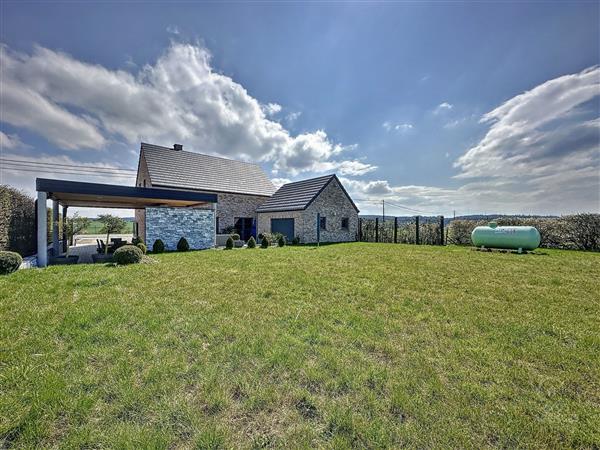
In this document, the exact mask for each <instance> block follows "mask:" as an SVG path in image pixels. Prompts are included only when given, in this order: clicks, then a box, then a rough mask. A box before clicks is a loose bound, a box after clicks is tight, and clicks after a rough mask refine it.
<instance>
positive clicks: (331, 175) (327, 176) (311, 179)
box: [281, 173, 336, 187]
mask: <svg viewBox="0 0 600 450" xmlns="http://www.w3.org/2000/svg"><path fill="white" fill-rule="evenodd" d="M335 176H336V175H335V173H332V174H330V175H321V176H320V177H314V178H306V179H304V180H298V181H290V182H289V183H285V184H282V185H281V187H283V186H289V185H290V184H296V183H304V182H306V181H316V180H320V179H322V178H332V177H335Z"/></svg>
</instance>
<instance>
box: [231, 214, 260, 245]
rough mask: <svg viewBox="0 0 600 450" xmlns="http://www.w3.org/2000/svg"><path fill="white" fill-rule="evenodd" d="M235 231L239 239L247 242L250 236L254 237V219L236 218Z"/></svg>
mask: <svg viewBox="0 0 600 450" xmlns="http://www.w3.org/2000/svg"><path fill="white" fill-rule="evenodd" d="M234 226H235V231H237V232H238V233H239V235H240V239H242V240H244V241H247V240H248V239H250V236H253V235H254V232H255V230H254V228H255V227H254V219H252V217H236V218H235V225H234Z"/></svg>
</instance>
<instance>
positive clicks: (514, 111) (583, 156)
mask: <svg viewBox="0 0 600 450" xmlns="http://www.w3.org/2000/svg"><path fill="white" fill-rule="evenodd" d="M598 96H600V68H599V67H592V68H589V69H586V70H584V71H582V72H580V73H577V74H572V75H565V76H562V77H559V78H555V79H553V80H549V81H547V82H545V83H543V84H541V85H539V86H537V87H535V88H533V89H532V90H530V91H527V92H525V93H523V94H520V95H517V96H516V97H513V98H512V99H510V100H508V101H506V102H504V103H503V104H502V105H500V106H499V107H498V108H496V109H494V110H493V111H490V112H489V113H487V114H485V115H484V116H483V118H482V119H481V122H482V123H487V124H490V128H489V130H488V132H487V134H486V135H485V136H484V137H483V139H482V140H481V141H480V142H479V143H478V144H477V145H475V146H473V147H471V148H470V149H469V150H468V151H467V152H466V153H465V154H464V155H462V156H461V157H460V158H459V159H458V160H457V161H456V163H455V166H456V167H457V168H459V169H460V170H461V173H460V174H459V175H458V177H460V178H473V177H522V176H527V177H539V176H546V175H549V174H554V173H556V172H565V171H568V170H577V169H581V168H584V167H596V168H598V169H600V158H599V154H598V152H599V151H600V144H599V142H600V120H599V119H598V115H600V111H599V110H598V106H597V103H596V104H594V105H587V106H586V104H587V103H588V102H590V101H591V100H593V99H594V98H597V97H598ZM587 108H592V111H591V112H592V113H593V115H594V117H592V118H589V117H588V119H585V120H584V119H582V118H581V117H582V116H581V117H578V116H577V114H580V115H585V114H587V115H588V116H589V112H590V111H586V109H587Z"/></svg>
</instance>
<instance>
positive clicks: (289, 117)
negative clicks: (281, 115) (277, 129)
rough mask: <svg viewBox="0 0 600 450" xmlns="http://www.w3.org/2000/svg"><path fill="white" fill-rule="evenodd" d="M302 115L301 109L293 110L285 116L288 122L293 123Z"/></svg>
mask: <svg viewBox="0 0 600 450" xmlns="http://www.w3.org/2000/svg"><path fill="white" fill-rule="evenodd" d="M301 115H302V112H301V111H295V112H291V113H289V114H288V115H287V116H285V120H287V121H288V123H293V122H295V121H296V120H298V117H300V116H301Z"/></svg>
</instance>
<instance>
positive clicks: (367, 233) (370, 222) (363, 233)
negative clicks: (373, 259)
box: [358, 216, 446, 245]
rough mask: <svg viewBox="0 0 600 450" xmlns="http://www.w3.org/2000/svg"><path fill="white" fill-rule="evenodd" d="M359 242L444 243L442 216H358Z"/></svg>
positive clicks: (444, 233)
mask: <svg viewBox="0 0 600 450" xmlns="http://www.w3.org/2000/svg"><path fill="white" fill-rule="evenodd" d="M358 236H359V241H361V242H385V243H394V244H416V245H420V244H424V245H446V227H445V222H444V216H438V217H421V216H414V217H386V218H385V219H384V218H379V217H376V218H364V217H361V218H359V221H358Z"/></svg>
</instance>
